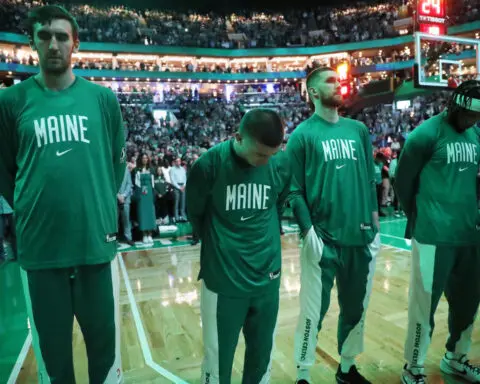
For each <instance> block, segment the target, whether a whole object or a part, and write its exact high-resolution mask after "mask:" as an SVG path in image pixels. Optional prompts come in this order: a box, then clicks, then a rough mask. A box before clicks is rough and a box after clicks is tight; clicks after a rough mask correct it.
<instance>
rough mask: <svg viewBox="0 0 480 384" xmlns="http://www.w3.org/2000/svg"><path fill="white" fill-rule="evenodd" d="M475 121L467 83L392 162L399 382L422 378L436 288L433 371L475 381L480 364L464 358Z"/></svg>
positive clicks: (474, 302) (478, 109)
mask: <svg viewBox="0 0 480 384" xmlns="http://www.w3.org/2000/svg"><path fill="white" fill-rule="evenodd" d="M478 121H480V82H479V81H475V80H472V81H467V82H464V83H462V84H461V85H460V86H459V87H458V88H456V90H455V91H453V93H452V96H451V98H450V100H449V102H448V105H447V108H446V110H445V111H443V112H442V113H440V114H439V115H437V116H434V117H432V118H430V119H429V120H427V121H425V122H424V123H423V124H421V125H420V126H419V127H417V128H416V129H415V130H413V132H412V133H411V134H410V135H409V136H408V138H407V141H406V142H405V146H404V148H403V151H402V154H401V156H400V159H399V161H398V165H397V171H396V178H395V180H396V192H397V193H398V199H399V201H400V204H401V205H402V207H403V208H404V210H405V214H406V216H407V218H408V224H407V233H406V237H407V238H409V239H412V270H411V278H410V294H409V306H408V332H407V339H406V343H405V359H406V361H407V364H406V365H405V368H404V370H403V374H402V381H403V383H404V384H410V383H425V382H426V378H425V375H424V363H425V358H426V355H427V350H428V346H429V345H430V341H431V337H432V333H433V329H434V314H435V310H436V308H437V305H438V302H439V300H440V297H441V295H442V293H445V296H446V298H447V301H448V305H449V317H448V329H449V334H450V335H449V338H448V341H447V344H446V349H447V352H446V354H445V356H444V357H443V359H442V361H441V363H440V369H441V370H442V371H443V372H445V373H448V374H453V375H456V376H459V377H461V378H463V379H465V380H467V381H469V382H475V383H476V382H480V368H478V367H475V366H473V365H471V364H470V363H469V361H468V359H467V354H468V352H469V350H470V343H471V335H472V329H473V322H474V319H475V317H476V313H477V309H478V305H479V302H480V279H479V276H480V254H479V251H478V239H479V238H480V225H479V224H480V221H479V220H478V210H477V185H476V183H477V179H476V178H477V173H478V164H479V160H480V147H479V138H478V134H477V133H476V132H475V128H473V126H474V125H475V123H476V122H478ZM476 245H477V247H476Z"/></svg>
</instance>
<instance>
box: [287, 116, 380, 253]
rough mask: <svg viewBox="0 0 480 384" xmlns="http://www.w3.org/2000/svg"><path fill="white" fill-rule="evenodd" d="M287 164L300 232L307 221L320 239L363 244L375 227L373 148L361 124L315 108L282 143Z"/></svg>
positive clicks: (306, 227) (371, 234) (292, 199)
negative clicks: (331, 119) (322, 113)
mask: <svg viewBox="0 0 480 384" xmlns="http://www.w3.org/2000/svg"><path fill="white" fill-rule="evenodd" d="M287 156H288V159H289V161H290V163H291V167H292V183H291V192H290V197H289V198H290V202H291V205H292V208H293V211H294V215H295V217H296V219H297V221H298V224H299V226H300V229H301V231H302V233H304V232H305V231H307V230H308V229H310V227H311V226H312V225H313V226H314V228H315V231H316V233H317V235H319V236H320V237H321V238H322V239H323V240H324V241H326V242H330V243H334V244H337V245H341V246H363V245H366V244H369V243H371V242H372V241H373V239H374V238H375V235H376V233H377V231H378V229H377V227H376V225H375V223H373V217H372V213H373V212H375V211H377V209H378V208H377V197H376V183H375V171H374V161H373V149H372V144H371V142H370V138H369V134H368V129H367V127H366V126H365V125H364V124H362V123H360V122H358V121H355V120H352V119H347V118H342V117H341V118H340V119H339V121H338V122H337V123H335V124H332V123H329V122H327V121H325V120H324V119H322V118H321V117H320V116H318V115H317V114H314V115H313V116H312V117H310V118H309V119H308V120H306V121H304V122H303V123H301V124H300V125H299V126H298V127H297V128H296V129H295V131H294V132H293V134H292V136H291V137H290V139H289V140H288V144H287Z"/></svg>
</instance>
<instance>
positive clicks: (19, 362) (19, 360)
mask: <svg viewBox="0 0 480 384" xmlns="http://www.w3.org/2000/svg"><path fill="white" fill-rule="evenodd" d="M31 345H32V334H31V332H30V330H29V331H28V335H27V338H26V339H25V342H24V343H23V347H22V349H21V351H20V354H19V355H18V358H17V361H16V362H15V365H14V366H13V369H12V372H11V373H10V377H9V378H8V381H7V384H15V383H16V382H17V379H18V375H20V371H21V370H22V367H23V363H24V362H25V359H26V358H27V354H28V351H29V350H30V346H31Z"/></svg>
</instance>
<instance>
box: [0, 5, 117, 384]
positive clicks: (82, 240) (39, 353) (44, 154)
mask: <svg viewBox="0 0 480 384" xmlns="http://www.w3.org/2000/svg"><path fill="white" fill-rule="evenodd" d="M28 32H29V36H30V43H31V46H32V48H33V49H34V50H35V51H36V52H37V54H38V58H39V63H40V73H39V74H38V75H36V76H33V77H31V78H30V79H28V80H26V81H24V82H22V83H20V84H17V85H15V86H13V87H10V88H8V89H6V90H4V91H2V92H1V93H0V194H2V195H3V196H4V197H5V198H6V199H7V201H8V202H9V204H10V205H11V206H12V207H13V208H14V212H15V220H16V229H17V241H18V244H17V248H18V250H17V251H18V262H19V264H20V267H21V274H22V281H23V285H24V292H25V296H26V302H27V310H28V315H29V319H30V326H31V330H32V337H33V348H34V352H35V356H36V359H37V363H38V375H39V382H40V383H42V384H43V383H74V382H75V377H74V367H73V352H72V331H73V319H74V316H75V317H76V318H77V321H78V323H79V324H80V327H81V330H82V333H83V336H84V339H85V345H86V349H87V356H88V370H89V379H90V380H89V381H90V383H97V384H98V383H119V382H121V381H122V371H121V360H120V333H119V329H118V327H119V320H120V319H119V316H118V315H119V313H118V311H117V309H118V293H119V291H118V288H119V280H118V269H117V264H116V262H115V261H114V258H115V255H116V246H117V245H116V236H115V233H116V232H117V204H116V195H117V191H118V190H119V187H120V184H121V182H122V179H123V176H124V174H125V137H124V130H123V123H122V115H121V112H120V107H119V104H118V102H117V100H116V98H115V95H114V94H113V93H112V92H111V91H110V90H108V89H106V88H103V87H101V86H98V85H95V84H93V83H90V82H88V81H87V80H84V79H82V78H80V77H76V76H75V75H74V74H73V72H72V69H71V59H72V54H73V52H75V51H76V50H77V49H78V46H79V41H78V25H77V23H76V21H75V19H74V18H73V17H72V16H71V15H70V14H69V13H68V12H67V11H66V10H65V9H63V8H61V7H57V6H45V7H41V8H37V9H34V10H33V11H32V12H31V13H30V14H29V18H28Z"/></svg>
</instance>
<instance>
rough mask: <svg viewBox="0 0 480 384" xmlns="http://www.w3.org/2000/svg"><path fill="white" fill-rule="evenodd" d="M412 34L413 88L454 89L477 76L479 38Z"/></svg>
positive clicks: (479, 53) (479, 67) (479, 50)
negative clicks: (413, 44) (413, 47)
mask: <svg viewBox="0 0 480 384" xmlns="http://www.w3.org/2000/svg"><path fill="white" fill-rule="evenodd" d="M414 37H415V86H416V87H422V88H439V89H442V88H443V89H445V88H456V87H457V86H458V84H460V83H461V82H463V81H465V80H471V79H480V77H479V69H480V40H475V39H467V38H462V37H457V36H446V35H430V34H426V33H421V32H417V33H415V35H414Z"/></svg>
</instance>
